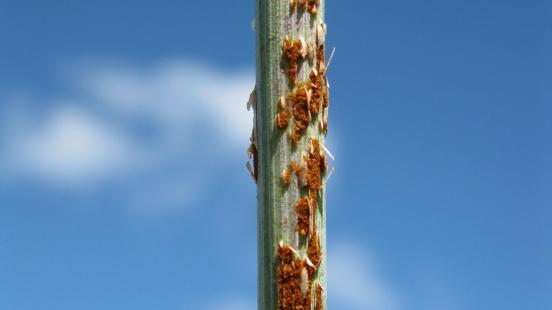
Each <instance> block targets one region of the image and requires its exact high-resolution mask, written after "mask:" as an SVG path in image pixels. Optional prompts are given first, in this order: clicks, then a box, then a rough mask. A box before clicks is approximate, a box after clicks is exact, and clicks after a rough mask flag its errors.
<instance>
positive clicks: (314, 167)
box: [305, 139, 324, 193]
mask: <svg viewBox="0 0 552 310" xmlns="http://www.w3.org/2000/svg"><path fill="white" fill-rule="evenodd" d="M323 157H324V156H323V154H320V141H318V139H312V142H311V150H310V152H309V154H308V156H307V157H306V158H305V161H306V162H307V182H308V185H309V190H310V191H311V192H316V193H318V191H319V190H320V188H321V187H322V167H324V161H323V159H322V158H323Z"/></svg>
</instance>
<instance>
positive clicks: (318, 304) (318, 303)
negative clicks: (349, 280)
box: [314, 283, 324, 310]
mask: <svg viewBox="0 0 552 310" xmlns="http://www.w3.org/2000/svg"><path fill="white" fill-rule="evenodd" d="M323 293H324V288H322V285H320V283H318V284H316V289H315V293H314V309H315V310H322V309H324V299H323V297H322V294H323Z"/></svg>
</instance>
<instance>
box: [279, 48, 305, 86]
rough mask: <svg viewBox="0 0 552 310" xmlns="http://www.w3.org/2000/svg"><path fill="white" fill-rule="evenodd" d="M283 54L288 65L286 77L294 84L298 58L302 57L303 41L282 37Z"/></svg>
mask: <svg viewBox="0 0 552 310" xmlns="http://www.w3.org/2000/svg"><path fill="white" fill-rule="evenodd" d="M283 48H284V56H285V57H286V59H287V61H288V63H289V67H288V77H289V80H290V81H291V83H292V84H295V80H297V71H298V70H299V64H298V62H299V59H301V58H303V57H304V56H305V55H304V51H303V50H304V49H305V47H304V46H303V42H302V41H301V40H292V39H289V38H286V39H284V45H283Z"/></svg>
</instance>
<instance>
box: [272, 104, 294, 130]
mask: <svg viewBox="0 0 552 310" xmlns="http://www.w3.org/2000/svg"><path fill="white" fill-rule="evenodd" d="M290 118H291V112H290V111H289V110H287V109H286V110H284V111H282V112H279V113H278V114H276V119H275V121H276V128H278V129H284V128H286V127H287V125H288V123H289V119H290Z"/></svg>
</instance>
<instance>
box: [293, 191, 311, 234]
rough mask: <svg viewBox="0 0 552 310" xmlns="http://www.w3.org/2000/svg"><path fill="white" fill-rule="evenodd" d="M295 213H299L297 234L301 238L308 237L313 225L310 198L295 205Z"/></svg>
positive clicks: (302, 199) (304, 198)
mask: <svg viewBox="0 0 552 310" xmlns="http://www.w3.org/2000/svg"><path fill="white" fill-rule="evenodd" d="M295 212H296V213H297V226H296V229H297V232H298V233H299V234H301V236H306V235H308V234H309V232H310V223H311V208H310V204H309V198H308V197H303V198H301V199H299V200H298V201H297V203H296V204H295Z"/></svg>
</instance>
